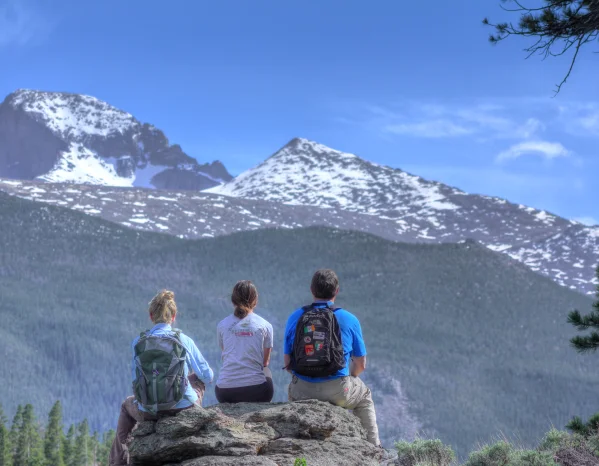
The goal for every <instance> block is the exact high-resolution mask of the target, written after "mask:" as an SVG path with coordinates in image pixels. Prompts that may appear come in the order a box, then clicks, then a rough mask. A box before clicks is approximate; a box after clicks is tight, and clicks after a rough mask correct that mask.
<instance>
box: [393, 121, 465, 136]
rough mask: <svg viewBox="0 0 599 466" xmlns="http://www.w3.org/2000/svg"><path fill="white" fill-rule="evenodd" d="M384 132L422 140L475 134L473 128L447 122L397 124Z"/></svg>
mask: <svg viewBox="0 0 599 466" xmlns="http://www.w3.org/2000/svg"><path fill="white" fill-rule="evenodd" d="M384 130H385V131H386V132H389V133H394V134H407V135H411V136H416V137H423V138H447V137H456V136H465V135H467V134H472V133H474V132H475V129H474V128H468V127H466V126H463V125H460V124H456V123H454V122H452V121H449V120H442V119H439V120H430V121H422V122H419V123H399V124H392V125H387V126H386V127H385V128H384Z"/></svg>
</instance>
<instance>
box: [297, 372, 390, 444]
mask: <svg viewBox="0 0 599 466" xmlns="http://www.w3.org/2000/svg"><path fill="white" fill-rule="evenodd" d="M310 399H312V400H320V401H328V402H329V403H332V404H334V405H337V406H341V407H342V408H346V409H351V410H352V411H353V413H354V415H356V417H358V419H360V422H361V423H362V426H363V427H364V429H366V433H367V435H368V441H369V442H370V443H372V444H373V445H379V444H380V440H379V434H378V427H377V424H376V413H375V410H374V402H373V401H372V393H371V392H370V389H369V388H368V387H367V386H366V385H365V384H364V382H362V380H361V379H360V378H358V377H342V378H339V379H333V380H330V381H328V382H320V383H310V382H306V381H303V380H301V379H298V378H297V377H295V376H294V377H293V379H292V381H291V383H290V384H289V401H297V400H310Z"/></svg>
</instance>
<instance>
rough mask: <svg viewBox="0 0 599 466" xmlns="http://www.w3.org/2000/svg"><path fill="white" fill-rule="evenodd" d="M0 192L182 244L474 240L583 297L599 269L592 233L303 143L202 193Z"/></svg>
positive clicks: (41, 188)
mask: <svg viewBox="0 0 599 466" xmlns="http://www.w3.org/2000/svg"><path fill="white" fill-rule="evenodd" d="M0 190H2V191H5V192H8V193H10V194H13V195H16V196H19V197H23V198H27V199H31V200H35V201H40V202H46V203H50V204H54V205H59V206H63V207H67V208H71V209H75V210H79V211H82V212H85V213H87V214H89V215H96V216H100V217H103V218H105V219H107V220H110V221H113V222H117V223H120V224H122V225H125V226H127V227H131V228H136V229H140V230H145V231H156V232H161V233H167V234H172V235H176V236H179V237H182V238H201V237H214V236H219V235H224V234H230V233H235V232H239V231H245V230H255V229H260V228H301V227H309V226H328V227H334V228H340V229H349V230H358V231H363V232H367V233H371V234H374V235H377V236H381V237H383V238H386V239H390V240H394V241H404V242H416V241H417V242H427V243H440V242H459V241H464V240H467V239H474V240H476V241H479V242H481V243H482V244H484V245H486V246H487V247H488V248H490V249H492V250H494V251H497V252H500V253H503V254H507V255H509V256H510V257H511V258H513V259H515V260H517V261H519V262H522V263H524V264H526V265H527V266H528V267H530V268H531V269H532V270H535V271H537V272H539V273H542V274H543V275H546V276H549V277H550V278H552V279H553V280H555V281H556V282H558V283H560V284H561V285H564V286H567V287H570V288H572V289H576V290H579V291H581V292H583V293H587V294H591V293H593V292H594V284H595V283H596V282H595V281H594V277H595V276H594V267H595V266H596V265H597V264H599V227H587V226H584V225H582V224H580V223H577V222H574V221H570V220H566V219H563V218H561V217H558V216H556V215H552V214H550V213H548V212H545V211H542V210H536V209H534V208H531V207H525V206H523V205H517V204H512V203H509V202H507V201H506V200H503V199H499V198H493V197H488V196H480V195H473V194H467V193H465V192H463V191H460V190H459V189H456V188H452V187H449V186H447V185H444V184H441V183H437V182H431V181H427V180H424V179H422V178H420V177H418V176H414V175H411V174H408V173H406V172H403V171H402V170H398V169H393V168H389V167H385V166H381V165H377V164H374V163H370V162H367V161H365V160H362V159H360V158H359V157H357V156H355V155H352V154H346V153H343V152H339V151H336V150H334V149H330V148H328V147H325V146H323V145H321V144H317V143H314V142H311V141H308V140H305V139H294V140H293V141H291V142H290V143H289V144H288V145H286V146H285V147H284V148H283V149H281V150H280V151H278V152H277V153H275V154H274V155H273V156H271V157H270V158H269V159H267V160H266V161H265V162H263V163H262V164H260V165H259V166H257V167H256V168H253V169H251V170H249V171H247V172H245V173H243V174H241V175H240V176H238V177H237V178H235V179H233V180H231V181H229V182H228V183H225V184H222V185H219V186H217V187H214V188H211V189H208V190H206V191H203V192H190V191H174V190H171V191H156V190H151V189H141V188H135V189H131V188H129V189H126V188H119V187H107V186H93V185H85V186H83V185H75V184H65V183H48V182H46V183H41V182H35V181H15V180H2V179H0Z"/></svg>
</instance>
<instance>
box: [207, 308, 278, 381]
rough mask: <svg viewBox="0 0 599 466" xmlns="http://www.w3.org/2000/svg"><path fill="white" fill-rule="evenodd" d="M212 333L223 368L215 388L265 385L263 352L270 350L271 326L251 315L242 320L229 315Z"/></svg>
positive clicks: (271, 344) (255, 315) (271, 340)
mask: <svg viewBox="0 0 599 466" xmlns="http://www.w3.org/2000/svg"><path fill="white" fill-rule="evenodd" d="M216 331H217V337H218V344H219V347H220V348H223V355H222V362H223V365H222V368H221V370H220V373H219V375H218V380H217V381H216V385H218V386H219V387H220V388H237V387H249V386H252V385H260V384H263V383H264V382H266V376H265V375H264V372H263V369H264V366H263V364H264V349H265V348H272V347H273V334H272V325H270V324H269V323H268V321H266V320H264V319H263V318H262V317H260V316H259V315H257V314H254V313H250V314H248V315H247V316H246V317H245V318H244V319H239V318H238V317H235V315H233V314H231V315H230V316H228V317H227V318H225V319H223V320H222V321H221V322H220V323H219V324H218V326H217V328H216Z"/></svg>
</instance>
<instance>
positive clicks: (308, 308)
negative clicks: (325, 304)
mask: <svg viewBox="0 0 599 466" xmlns="http://www.w3.org/2000/svg"><path fill="white" fill-rule="evenodd" d="M312 309H314V305H313V304H308V305H307V306H304V307H302V311H303V312H302V314H305V313H306V312H308V311H311V310H312Z"/></svg>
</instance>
